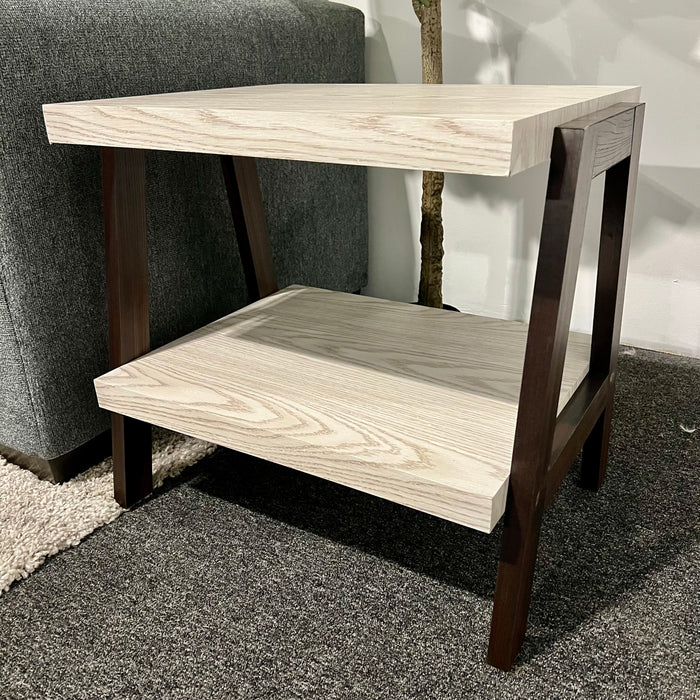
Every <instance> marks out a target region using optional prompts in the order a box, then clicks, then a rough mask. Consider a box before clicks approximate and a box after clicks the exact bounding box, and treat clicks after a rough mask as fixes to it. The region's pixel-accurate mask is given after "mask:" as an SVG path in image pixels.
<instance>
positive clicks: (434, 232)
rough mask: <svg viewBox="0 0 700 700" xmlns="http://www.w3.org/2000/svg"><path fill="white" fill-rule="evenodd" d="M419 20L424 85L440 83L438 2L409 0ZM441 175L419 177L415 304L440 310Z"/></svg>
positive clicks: (439, 6)
mask: <svg viewBox="0 0 700 700" xmlns="http://www.w3.org/2000/svg"><path fill="white" fill-rule="evenodd" d="M412 2H413V9H414V11H415V13H416V16H417V17H418V19H419V20H420V27H421V31H420V36H421V55H422V64H423V82H424V83H442V7H441V0H430V2H429V4H428V6H427V7H426V6H425V4H424V2H423V0H412ZM444 186H445V174H444V173H436V172H424V173H423V198H422V202H421V214H422V216H421V227H420V242H421V270H420V284H419V286H418V303H419V304H422V305H423V306H435V307H437V308H440V309H441V308H442V258H443V255H444V250H443V247H442V241H443V234H444V231H443V226H442V190H443V188H444Z"/></svg>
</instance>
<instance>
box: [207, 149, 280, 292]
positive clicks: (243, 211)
mask: <svg viewBox="0 0 700 700" xmlns="http://www.w3.org/2000/svg"><path fill="white" fill-rule="evenodd" d="M221 167H222V170H223V173H224V182H225V184H226V192H227V194H228V201H229V206H230V207H231V216H232V218H233V227H234V229H235V231H236V240H237V242H238V250H239V253H240V256H241V263H242V265H243V274H244V276H245V281H246V286H247V288H248V297H249V301H257V300H258V299H261V298H263V297H266V296H268V295H269V294H274V293H275V292H276V291H277V289H278V287H277V279H276V277H275V267H274V264H273V261H272V248H271V247H270V239H269V238H268V235H267V229H266V227H265V212H264V211H263V201H262V195H261V192H260V181H259V178H258V168H257V165H256V162H255V158H247V157H243V156H221Z"/></svg>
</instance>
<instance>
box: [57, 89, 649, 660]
mask: <svg viewBox="0 0 700 700" xmlns="http://www.w3.org/2000/svg"><path fill="white" fill-rule="evenodd" d="M639 92H640V91H639V88H623V87H595V86H521V85H518V86H516V85H438V86H424V85H277V86H258V87H248V88H232V89H222V90H207V91H200V92H191V93H175V94H166V95H151V96H143V97H127V98H118V99H107V100H95V101H90V102H73V103H64V104H54V105H45V106H44V116H45V122H46V128H47V133H48V136H49V140H50V141H51V142H52V143H66V144H84V145H94V146H100V147H102V158H103V161H102V162H103V192H104V218H105V230H106V251H107V273H108V275H107V285H108V307H109V341H110V343H109V347H110V364H111V367H112V368H113V369H112V370H111V371H110V372H109V373H107V374H106V375H104V376H102V377H99V378H98V379H96V380H95V387H96V390H97V396H98V400H99V404H100V406H102V407H103V408H105V409H107V410H109V411H111V412H112V426H113V428H112V429H113V452H114V484H115V497H116V499H117V500H118V501H119V502H120V503H121V504H122V505H123V506H126V507H128V506H131V505H133V504H134V503H136V502H137V501H139V500H140V499H142V498H143V497H145V496H146V495H148V493H150V491H151V489H152V481H151V437H150V426H151V424H155V425H160V426H163V427H165V428H169V429H172V430H176V431H180V432H183V433H186V434H188V435H192V436H195V437H198V438H202V439H206V440H210V441H212V442H215V443H217V444H220V445H224V446H226V447H230V448H233V449H236V450H240V451H243V452H247V453H249V454H252V455H255V456H258V457H262V458H265V459H269V460H272V461H274V462H277V463H280V464H283V465H286V466H289V467H292V468H295V469H299V470H302V471H305V472H308V473H311V474H315V475H317V476H321V477H323V478H326V479H330V480H332V481H335V482H338V483H341V484H345V485H347V486H350V487H353V488H356V489H360V490H362V491H365V492H367V493H371V494H375V495H378V496H381V497H383V498H386V499H389V500H392V501H395V502H397V503H401V504H404V505H407V506H410V507H412V508H416V509H419V510H422V511H425V512H427V513H431V514H433V515H436V516H438V517H442V518H446V519H449V520H452V521H454V522H457V523H460V524H462V525H465V526H468V527H472V528H476V529H478V530H482V531H484V532H490V531H491V530H492V529H493V528H494V526H495V524H496V523H497V522H498V520H499V519H500V518H501V516H503V515H504V513H505V527H504V531H503V541H502V553H501V560H500V564H499V570H498V579H497V583H496V593H495V599H494V610H493V619H492V624H491V637H490V643H489V651H488V660H489V662H490V663H491V664H493V665H495V666H497V667H499V668H502V669H509V668H510V667H511V666H512V664H513V662H514V660H515V658H516V656H517V654H518V651H519V649H520V647H521V644H522V641H523V639H524V636H525V629H526V624H527V616H528V610H529V605H530V596H531V590H532V581H533V575H534V570H535V561H536V557H537V546H538V541H539V532H540V525H541V521H542V514H543V511H544V509H545V507H546V506H547V505H549V504H550V503H551V502H552V500H553V498H554V495H555V493H556V491H557V489H558V487H559V485H560V483H561V481H562V479H563V478H564V476H565V475H566V473H567V471H568V469H569V468H570V466H571V464H572V462H573V461H574V459H575V457H576V456H577V454H578V453H579V452H580V451H581V450H583V463H582V482H583V484H584V485H585V486H587V487H589V488H592V489H597V488H599V487H600V486H601V484H602V482H603V479H604V477H605V470H606V461H607V452H608V439H609V434H610V423H611V416H612V403H613V395H614V388H615V367H616V359H617V349H618V343H619V334H620V322H621V317H622V302H623V297H624V286H625V274H626V267H627V258H628V251H629V243H630V229H631V221H632V210H633V207H634V198H635V190H636V180H637V171H638V165H639V150H640V143H641V137H642V125H643V118H644V105H643V104H639V102H638V101H639ZM148 149H156V150H172V151H186V152H197V153H212V154H217V155H220V156H221V159H222V167H223V180H224V183H225V186H226V189H227V192H228V197H229V201H230V205H231V213H232V216H233V219H234V224H235V230H236V237H237V240H238V246H239V251H240V255H241V258H242V262H243V266H244V271H245V276H246V283H247V286H248V291H249V295H250V299H251V304H250V305H249V306H247V307H245V308H244V309H241V310H240V311H238V312H236V313H233V314H231V315H230V316H227V317H225V318H223V319H220V320H219V321H216V322H215V323H212V324H210V325H208V326H206V327H204V328H201V329H199V330H197V331H195V332H194V333H191V334H189V335H187V336H185V337H183V338H180V339H179V340H177V341H175V342H173V343H170V344H169V345H166V346H165V347H163V348H160V349H158V350H156V351H153V352H150V353H149V352H148V351H149V322H148V279H147V251H146V215H145V211H146V210H145V206H146V204H145V195H144V181H145V169H144V150H148ZM255 157H265V158H283V159H284V158H287V159H296V160H311V161H321V162H332V163H345V164H352V165H365V166H381V167H394V168H407V169H415V170H440V171H444V172H455V173H473V174H479V175H485V176H509V175H514V174H516V173H518V172H521V171H523V170H526V169H527V168H530V167H532V166H534V165H536V164H538V163H542V162H545V161H546V160H547V159H548V158H550V171H549V182H548V188H547V197H546V203H545V212H544V221H543V226H542V236H541V240H540V249H539V257H538V263H537V272H536V277H535V289H534V296H533V301H532V308H531V313H530V322H529V325H525V324H521V323H517V322H512V321H501V320H496V319H489V318H484V317H477V316H470V315H467V314H455V313H452V312H446V311H442V310H439V309H427V308H420V307H414V306H411V305H409V304H402V303H397V302H390V301H384V300H380V299H372V298H367V297H360V296H355V295H348V294H341V293H337V292H331V291H326V290H319V289H313V288H308V287H300V286H293V287H288V288H287V289H285V290H282V291H279V292H278V290H277V283H276V280H275V274H274V269H273V265H272V254H271V250H270V244H269V241H268V238H267V234H266V231H265V222H264V216H263V206H262V198H261V193H260V189H259V184H258V178H257V170H256V163H255V160H254V158H255ZM603 173H605V194H604V203H603V219H602V228H601V238H600V253H599V261H598V279H597V286H596V299H595V313H594V321H593V333H592V336H591V337H587V336H584V335H581V334H575V333H569V325H570V320H571V310H572V303H573V296H574V288H575V283H576V275H577V269H578V264H579V258H580V252H581V245H582V239H583V230H584V222H585V216H586V208H587V204H588V199H589V192H590V186H591V181H592V179H593V178H595V177H597V176H598V175H601V174H603ZM309 206H313V202H310V203H309Z"/></svg>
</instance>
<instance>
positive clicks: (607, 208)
mask: <svg viewBox="0 0 700 700" xmlns="http://www.w3.org/2000/svg"><path fill="white" fill-rule="evenodd" d="M643 122H644V105H640V106H639V107H637V108H636V110H635V117H634V132H633V142H632V147H631V154H630V156H629V157H627V158H625V159H624V160H622V161H620V162H619V163H617V164H616V165H614V166H612V167H611V168H610V169H609V170H608V171H607V172H606V174H605V195H604V199H603V221H602V226H601V235H600V252H599V255H598V280H597V283H596V300H595V312H594V317H593V337H592V342H591V373H596V374H598V375H601V376H605V375H609V377H610V391H609V398H608V403H607V405H606V408H605V410H604V411H603V414H602V415H601V416H600V418H599V419H598V422H597V423H596V426H595V428H594V429H593V431H592V432H591V434H590V436H589V437H588V440H586V442H585V444H584V446H583V456H582V467H581V482H582V484H583V485H584V486H586V487H587V488H591V489H594V490H597V489H599V488H600V486H601V485H602V484H603V481H604V479H605V472H606V468H607V462H608V442H609V439H610V424H611V422H612V412H613V398H614V393H615V370H616V368H617V353H618V347H619V343H620V327H621V325H622V309H623V302H624V297H625V281H626V278H627V261H628V258H629V248H630V239H631V229H632V213H633V210H634V201H635V196H636V190H637V171H638V169H639V152H640V146H641V140H642V126H643Z"/></svg>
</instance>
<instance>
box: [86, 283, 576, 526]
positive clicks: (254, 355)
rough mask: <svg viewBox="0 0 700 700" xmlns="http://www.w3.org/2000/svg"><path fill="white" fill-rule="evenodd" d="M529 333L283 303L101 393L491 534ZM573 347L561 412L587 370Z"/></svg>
mask: <svg viewBox="0 0 700 700" xmlns="http://www.w3.org/2000/svg"><path fill="white" fill-rule="evenodd" d="M526 334H527V326H526V325H525V324H521V323H517V322H512V321H499V320H495V319H488V318H482V317H477V316H468V315H466V314H456V313H454V312H450V311H442V310H438V309H429V308H424V307H415V306H412V305H410V304H402V303H398V302H390V301H385V300H381V299H373V298H369V297H360V296H357V295H353V294H342V293H339V292H329V291H325V290H319V289H313V288H307V287H288V288H287V289H286V290H283V291H282V292H279V293H278V294H275V295H272V296H270V297H267V298H266V299H262V300H261V301H258V302H256V303H254V304H252V305H250V306H248V307H246V308H245V309H242V310H241V311H238V312H236V313H234V314H232V315H230V316H228V317H226V318H224V319H221V320H219V321H217V322H215V323H213V324H211V325H209V326H206V327H204V328H202V329H200V330H198V331H195V332H194V333H192V334H190V335H189V336H186V337H185V338H183V339H181V340H178V341H175V342H174V343H171V344H170V345H168V346H166V347H165V348H162V349H160V350H156V351H154V352H151V353H150V354H148V355H146V356H144V357H142V358H139V359H137V360H135V361H134V362H131V363H129V364H127V365H125V366H123V367H120V368H118V369H115V370H113V371H112V372H110V373H108V374H106V375H104V376H102V377H100V378H98V379H97V380H96V381H95V386H96V389H97V395H98V399H99V402H100V405H101V406H102V407H103V408H107V409H109V410H111V411H117V412H119V413H123V414H125V415H128V416H133V417H134V418H138V419H140V420H143V421H148V422H150V423H153V424H156V425H161V426H163V427H167V428H170V429H172V430H177V431H179V432H183V433H186V434H188V435H193V436H196V437H199V438H203V439H206V440H211V441H212V442H216V443H218V444H220V445H224V446H227V447H231V448H234V449H238V450H240V451H242V452H246V453H249V454H252V455H255V456H258V457H262V458H265V459H269V460H272V461H274V462H278V463H280V464H284V465H286V466H289V467H293V468H295V469H300V470H301V471H305V472H309V473H312V474H316V475H318V476H321V477H324V478H328V479H330V480H332V481H336V482H339V483H341V484H345V485H347V486H351V487H353V488H357V489H359V490H361V491H366V492H368V493H372V494H375V495H378V496H382V497H384V498H388V499H389V500H392V501H396V502H398V503H402V504H404V505H408V506H411V507H414V508H417V509H419V510H423V511H426V512H428V513H432V514H434V515H438V516H440V517H443V518H446V519H448V520H453V521H455V522H458V523H461V524H463V525H468V526H470V527H473V528H476V529H478V530H482V531H485V532H489V531H491V529H492V528H493V527H494V525H495V524H496V522H497V520H498V519H499V518H500V516H501V515H502V513H503V510H504V508H505V495H506V490H507V483H508V475H509V470H510V461H511V453H512V447H513V435H514V430H515V417H516V412H517V403H518V394H519V390H520V380H521V371H522V365H523V356H524V350H525V339H526ZM589 347H590V343H589V339H588V337H587V336H581V335H577V334H572V341H571V345H570V352H569V360H568V362H567V367H566V371H565V375H564V386H563V390H562V397H561V403H562V405H563V403H564V402H565V401H566V400H567V399H568V398H569V397H570V396H571V395H572V394H573V392H574V391H575V390H576V388H577V386H578V384H579V383H580V382H581V380H582V379H583V377H584V376H585V374H586V372H587V368H588V356H589Z"/></svg>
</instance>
